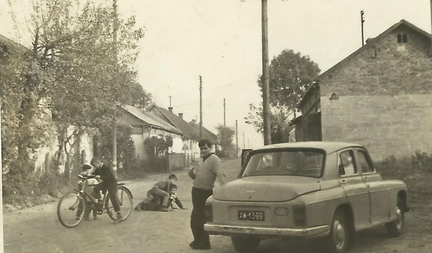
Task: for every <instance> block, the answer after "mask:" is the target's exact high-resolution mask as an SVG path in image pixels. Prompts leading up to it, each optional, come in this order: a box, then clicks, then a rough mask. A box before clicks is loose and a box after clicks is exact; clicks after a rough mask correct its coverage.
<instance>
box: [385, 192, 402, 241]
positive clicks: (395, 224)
mask: <svg viewBox="0 0 432 253" xmlns="http://www.w3.org/2000/svg"><path fill="white" fill-rule="evenodd" d="M404 226H405V212H404V208H403V201H402V199H401V197H398V199H397V205H396V220H394V221H392V222H389V223H386V224H385V227H386V230H387V234H388V235H389V236H391V237H398V236H400V235H401V234H402V233H403V229H404Z"/></svg>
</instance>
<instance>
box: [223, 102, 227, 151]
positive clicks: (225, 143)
mask: <svg viewBox="0 0 432 253" xmlns="http://www.w3.org/2000/svg"><path fill="white" fill-rule="evenodd" d="M223 108H224V139H223V142H224V146H223V151H224V155H225V156H226V148H227V135H226V132H227V131H226V116H225V115H226V114H225V109H226V105H225V98H224V100H223Z"/></svg>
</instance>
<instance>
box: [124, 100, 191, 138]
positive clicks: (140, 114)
mask: <svg viewBox="0 0 432 253" xmlns="http://www.w3.org/2000/svg"><path fill="white" fill-rule="evenodd" d="M118 107H119V108H121V109H123V110H124V111H125V112H127V113H129V114H130V115H132V116H133V117H135V118H136V119H138V120H139V121H141V122H142V123H143V125H146V126H151V127H152V128H155V129H160V130H164V131H167V132H170V133H175V134H179V135H183V132H182V131H181V130H179V129H177V128H175V127H174V126H172V125H170V124H168V123H167V122H165V121H163V120H162V119H159V118H158V117H156V116H154V115H153V114H151V113H147V112H144V111H141V110H140V109H138V108H136V107H133V106H130V105H121V106H120V105H119V106H118Z"/></svg>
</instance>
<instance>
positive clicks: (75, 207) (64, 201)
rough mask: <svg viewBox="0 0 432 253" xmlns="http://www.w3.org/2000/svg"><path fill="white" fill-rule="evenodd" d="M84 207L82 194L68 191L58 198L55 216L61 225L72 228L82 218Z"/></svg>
mask: <svg viewBox="0 0 432 253" xmlns="http://www.w3.org/2000/svg"><path fill="white" fill-rule="evenodd" d="M86 208H87V205H86V201H85V199H84V198H83V196H82V195H80V194H79V193H78V192H76V191H69V192H67V193H65V194H64V195H63V196H62V197H61V198H60V200H59V202H58V204H57V217H58V219H59V221H60V223H61V224H62V225H63V226H65V227H67V228H73V227H76V226H78V225H79V224H80V222H81V221H82V220H83V218H84V213H85V212H84V211H85V209H86Z"/></svg>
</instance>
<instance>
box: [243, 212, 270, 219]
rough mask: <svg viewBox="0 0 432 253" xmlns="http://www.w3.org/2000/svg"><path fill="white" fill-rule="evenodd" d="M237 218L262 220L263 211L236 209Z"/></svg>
mask: <svg viewBox="0 0 432 253" xmlns="http://www.w3.org/2000/svg"><path fill="white" fill-rule="evenodd" d="M238 219H239V220H253V221H264V219H265V217H264V212H263V211H238Z"/></svg>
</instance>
